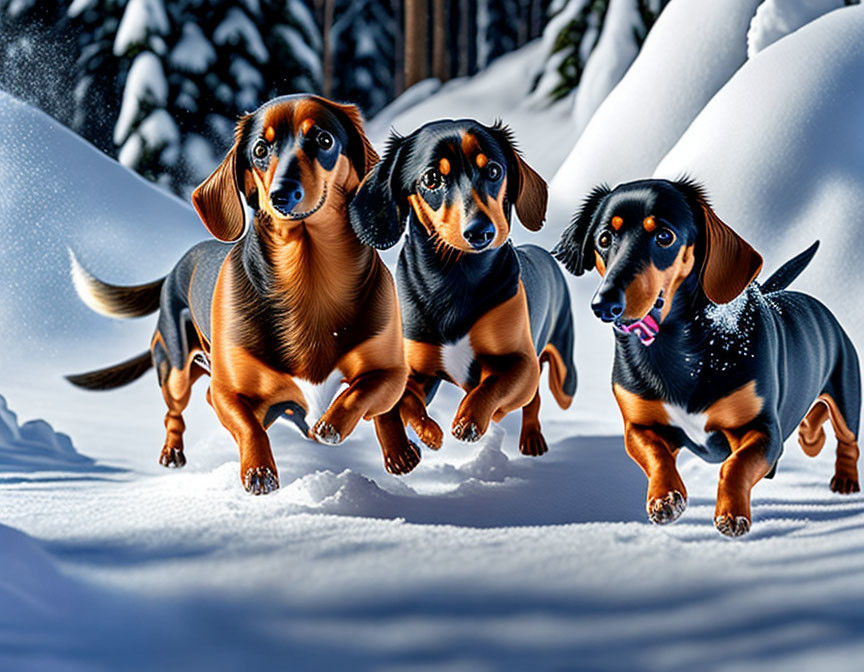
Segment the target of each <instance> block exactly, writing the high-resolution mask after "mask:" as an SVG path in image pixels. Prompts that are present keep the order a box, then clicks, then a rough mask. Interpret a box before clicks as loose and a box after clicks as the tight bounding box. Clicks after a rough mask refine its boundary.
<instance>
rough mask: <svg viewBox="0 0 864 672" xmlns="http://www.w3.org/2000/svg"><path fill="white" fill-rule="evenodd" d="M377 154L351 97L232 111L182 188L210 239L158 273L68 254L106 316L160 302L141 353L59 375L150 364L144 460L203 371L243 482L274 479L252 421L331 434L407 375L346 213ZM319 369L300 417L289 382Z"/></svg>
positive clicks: (380, 404)
mask: <svg viewBox="0 0 864 672" xmlns="http://www.w3.org/2000/svg"><path fill="white" fill-rule="evenodd" d="M377 161H378V156H377V154H376V153H375V151H374V149H373V148H372V146H371V144H370V143H369V141H368V140H367V138H366V136H365V134H364V132H363V125H362V119H361V117H360V113H359V112H358V110H357V108H356V107H354V106H352V105H340V104H337V103H334V102H332V101H329V100H326V99H324V98H319V97H317V96H307V95H298V96H285V97H281V98H277V99H274V100H272V101H270V102H268V103H266V104H265V105H263V106H262V107H261V108H259V109H258V110H257V111H255V112H254V113H252V114H249V115H247V116H244V117H243V118H241V119H240V121H239V123H238V124H237V128H236V132H235V142H234V146H233V148H232V149H231V150H230V151H229V152H228V155H227V156H226V157H225V160H224V161H223V162H222V164H221V165H220V166H219V167H218V168H217V169H216V170H215V171H214V172H213V174H212V175H210V177H208V178H207V179H206V180H205V181H204V182H203V183H202V184H201V185H200V186H199V187H198V188H197V189H196V190H195V192H194V193H193V195H192V201H193V203H194V205H195V208H196V210H197V211H198V214H199V215H200V217H201V219H202V220H203V222H204V224H205V225H206V227H207V229H208V230H209V231H210V233H212V234H213V235H214V236H215V237H216V238H218V239H219V241H224V242H218V241H209V242H203V243H200V244H198V245H196V246H195V247H193V248H192V249H191V250H189V252H187V253H186V255H185V256H184V257H183V258H182V259H181V260H180V261H179V262H178V264H177V265H176V266H175V267H174V269H173V270H172V271H171V272H170V273H169V274H168V275H167V276H166V277H165V278H163V279H161V280H157V281H155V282H151V283H148V284H145V285H140V286H136V287H118V286H113V285H109V284H107V283H104V282H102V281H100V280H97V279H96V278H94V277H93V276H92V275H90V274H89V273H88V272H87V271H85V270H84V269H83V268H82V267H81V266H80V264H78V262H77V261H76V260H75V258H74V255H73V258H72V272H73V279H74V282H75V287H76V289H77V291H78V293H79V295H80V296H81V298H82V299H83V300H84V302H85V303H86V304H87V305H88V306H90V307H91V308H93V309H94V310H96V311H98V312H100V313H103V314H106V315H111V316H114V317H138V316H141V315H146V314H148V313H151V312H154V311H155V310H159V322H158V326H157V328H156V333H155V335H154V336H153V340H152V342H151V345H150V352H146V353H144V354H142V355H139V356H138V357H135V358H134V359H131V360H129V361H127V362H124V363H122V364H118V365H116V366H112V367H110V368H107V369H103V370H100V371H94V372H91V373H87V374H81V375H76V376H69V380H70V381H71V382H72V383H74V384H76V385H79V386H81V387H86V388H90V389H108V388H113V387H117V386H120V385H124V384H126V383H129V382H130V381H132V380H134V379H135V378H137V377H138V376H140V375H142V374H143V373H144V372H145V371H146V370H147V369H149V368H150V367H151V366H155V367H156V371H157V374H158V379H159V385H160V387H161V388H162V395H163V397H164V399H165V403H166V404H167V406H168V413H167V415H166V416H165V427H166V430H167V434H166V438H165V444H164V447H163V449H162V453H161V456H160V458H159V461H160V462H161V463H162V464H163V465H165V466H167V467H182V466H183V465H184V464H185V462H186V458H185V456H184V453H183V432H184V429H185V424H184V422H183V416H182V413H183V411H184V409H185V408H186V405H187V404H188V402H189V395H190V390H191V387H192V384H193V383H194V382H195V380H196V379H197V378H198V377H199V376H200V375H201V374H202V373H205V372H206V373H209V374H210V376H211V381H210V389H209V390H208V394H207V399H208V401H209V402H210V404H211V405H212V406H213V408H214V409H215V411H216V414H217V416H218V417H219V420H220V422H221V423H222V424H223V425H224V426H225V428H226V429H227V430H228V431H229V432H230V433H231V435H232V436H233V437H234V440H235V441H236V442H237V445H238V446H239V449H240V472H241V479H242V481H243V484H244V486H245V488H246V490H247V491H249V492H251V493H253V494H256V495H257V494H266V493H268V492H271V491H273V490H275V489H276V488H278V487H279V480H278V475H277V470H276V464H275V462H274V459H273V455H272V453H271V450H270V442H269V440H268V438H267V434H266V431H265V430H266V428H267V427H269V426H270V425H271V424H272V423H273V422H274V421H275V420H276V419H277V418H279V417H280V416H287V417H288V418H289V419H291V420H293V421H294V422H295V423H296V424H297V426H298V427H299V428H300V430H301V431H302V432H303V433H304V434H305V435H308V436H311V437H312V438H314V439H317V440H318V441H321V442H324V443H330V444H335V443H339V442H340V441H342V440H343V439H344V438H345V437H347V436H348V435H349V434H350V433H351V431H352V430H353V429H354V427H355V426H356V424H357V422H358V421H359V420H360V418H372V417H374V416H377V415H379V414H381V413H385V412H387V411H389V410H390V409H391V408H392V407H393V405H394V404H395V403H396V402H397V401H398V400H399V398H400V396H401V394H402V391H403V389H404V387H405V381H406V379H407V375H408V369H407V366H406V363H405V355H404V350H403V346H402V338H401V333H402V324H401V321H400V317H399V306H398V303H397V300H396V292H395V286H394V283H393V278H392V277H391V275H390V273H389V271H388V270H387V269H386V268H385V266H384V264H383V263H382V262H381V260H380V258H379V256H378V254H377V252H375V251H374V250H372V249H370V248H369V247H367V246H366V245H364V244H362V243H361V242H360V241H359V240H358V239H357V237H356V236H355V235H354V233H353V231H352V229H351V226H350V225H349V222H348V200H349V199H350V197H351V195H352V194H353V193H354V191H355V189H356V188H357V186H358V185H359V184H360V180H361V179H362V177H363V176H364V175H365V173H366V172H367V171H368V170H369V169H371V168H372V167H373V166H374V165H375V164H376V162H377ZM247 205H248V207H249V208H251V211H252V212H253V213H254V215H253V217H252V221H251V223H249V224H248V226H247V222H246V217H245V214H244V207H245V206H247ZM334 381H335V384H336V385H338V384H339V383H340V382H346V383H347V384H348V387H347V389H345V390H344V391H343V392H342V393H341V394H339V396H338V397H336V399H335V400H333V402H332V403H331V404H330V406H329V408H327V410H326V411H325V412H324V413H323V415H322V416H321V417H320V419H318V421H317V423H316V424H315V425H314V427H313V428H312V429H311V430H310V429H309V427H308V426H307V421H306V416H307V412H308V410H309V405H308V403H307V402H308V399H307V396H306V395H305V394H304V390H308V389H309V386H311V385H321V384H324V383H325V382H329V383H331V385H330V387H331V388H332V383H333V382H334ZM328 401H329V399H328ZM385 459H386V462H387V465H388V468H389V469H390V470H391V471H393V472H395V473H403V472H406V471H410V470H411V469H412V468H413V467H414V466H415V465H416V463H417V462H416V460H415V456H414V453H412V452H410V451H408V452H403V453H399V454H396V453H393V452H387V453H386V454H385Z"/></svg>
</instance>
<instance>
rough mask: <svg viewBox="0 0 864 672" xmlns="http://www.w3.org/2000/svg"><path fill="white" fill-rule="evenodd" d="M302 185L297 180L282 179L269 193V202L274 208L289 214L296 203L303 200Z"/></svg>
mask: <svg viewBox="0 0 864 672" xmlns="http://www.w3.org/2000/svg"><path fill="white" fill-rule="evenodd" d="M303 195H304V192H303V185H302V184H300V183H299V182H298V181H297V180H284V181H283V182H282V184H281V185H279V188H278V189H277V190H276V191H274V192H271V193H270V203H271V205H272V206H273V209H274V210H277V211H278V212H280V213H281V214H283V215H290V214H291V211H292V210H293V209H294V208H296V207H297V204H298V203H299V202H300V201H302V200H303Z"/></svg>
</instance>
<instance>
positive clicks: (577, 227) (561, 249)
mask: <svg viewBox="0 0 864 672" xmlns="http://www.w3.org/2000/svg"><path fill="white" fill-rule="evenodd" d="M611 193H612V190H611V189H610V188H609V187H608V186H607V185H605V184H601V185H598V186H596V187H594V190H593V191H592V192H591V193H590V194H589V195H588V197H587V198H586V199H585V201H584V202H583V203H582V207H581V208H580V209H579V212H578V213H577V215H576V216H575V217H574V218H573V222H572V223H571V224H570V226H568V227H567V228H566V229H564V233H562V234H561V240H559V241H558V244H557V245H556V246H555V249H553V250H552V256H554V257H555V258H556V259H557V260H558V261H560V262H561V263H562V264H564V267H565V268H566V269H567V270H568V271H570V272H571V273H573V274H574V275H582V274H583V273H585V271H590V270H591V269H593V268H594V263H595V262H594V231H595V229H596V228H597V214H598V213H599V212H600V208H601V206H602V204H603V201H604V200H606V197H607V196H608V195H609V194H611Z"/></svg>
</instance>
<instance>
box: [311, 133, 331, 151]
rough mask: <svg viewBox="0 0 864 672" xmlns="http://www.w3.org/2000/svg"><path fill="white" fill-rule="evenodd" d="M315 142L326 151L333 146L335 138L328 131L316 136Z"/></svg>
mask: <svg viewBox="0 0 864 672" xmlns="http://www.w3.org/2000/svg"><path fill="white" fill-rule="evenodd" d="M315 141H316V142H317V143H318V146H319V147H320V148H321V149H323V150H325V151H326V150H328V149H330V148H331V147H332V146H333V136H332V135H330V133H328V132H327V131H318V135H316V136H315Z"/></svg>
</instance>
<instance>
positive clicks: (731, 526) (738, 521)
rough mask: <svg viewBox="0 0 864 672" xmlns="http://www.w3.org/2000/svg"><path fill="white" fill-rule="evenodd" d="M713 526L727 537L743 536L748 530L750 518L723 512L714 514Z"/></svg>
mask: <svg viewBox="0 0 864 672" xmlns="http://www.w3.org/2000/svg"><path fill="white" fill-rule="evenodd" d="M714 527H716V528H717V531H718V532H720V534H723V535H725V536H727V537H743V536H744V535H745V534H747V533H748V532H749V531H750V519H749V518H748V517H747V516H736V515H733V514H731V513H723V514H720V515H719V516H714Z"/></svg>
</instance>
